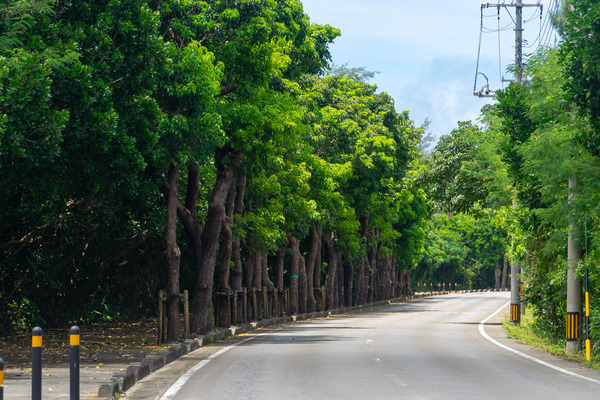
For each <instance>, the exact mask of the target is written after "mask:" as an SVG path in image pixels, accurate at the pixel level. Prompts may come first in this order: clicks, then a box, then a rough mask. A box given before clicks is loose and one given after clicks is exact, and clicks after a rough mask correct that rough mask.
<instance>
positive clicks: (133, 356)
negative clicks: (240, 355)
mask: <svg viewBox="0 0 600 400" xmlns="http://www.w3.org/2000/svg"><path fill="white" fill-rule="evenodd" d="M79 328H80V329H81V337H80V338H81V345H80V346H81V347H80V364H81V366H82V367H84V368H85V367H96V366H102V365H107V366H108V365H110V364H128V363H130V362H134V361H141V359H142V358H143V357H144V356H145V355H146V354H151V353H155V352H157V351H158V350H160V349H165V348H167V347H168V346H158V345H157V344H156V343H157V321H156V319H155V318H154V319H145V320H141V321H131V322H111V323H101V324H92V325H84V324H82V325H79ZM69 329H70V326H69V327H65V328H63V329H47V330H44V332H43V337H42V345H43V350H42V359H43V363H44V365H46V366H49V367H63V366H68V364H69V351H70V345H69ZM0 357H2V358H3V359H4V364H5V368H6V369H9V368H27V367H30V366H31V336H30V335H18V336H9V337H0Z"/></svg>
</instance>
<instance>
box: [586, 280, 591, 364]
mask: <svg viewBox="0 0 600 400" xmlns="http://www.w3.org/2000/svg"><path fill="white" fill-rule="evenodd" d="M586 275H587V271H586ZM586 278H587V276H586ZM586 286H587V280H586ZM590 358H592V342H591V340H590V292H588V290H587V287H586V290H585V359H586V360H588V361H590Z"/></svg>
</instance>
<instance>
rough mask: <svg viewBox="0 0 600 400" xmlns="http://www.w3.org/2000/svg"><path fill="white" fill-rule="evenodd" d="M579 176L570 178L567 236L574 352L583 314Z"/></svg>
mask: <svg viewBox="0 0 600 400" xmlns="http://www.w3.org/2000/svg"><path fill="white" fill-rule="evenodd" d="M576 187H577V178H576V177H575V176H574V175H573V176H572V177H570V178H569V208H570V209H571V210H570V212H571V215H570V216H569V236H568V238H567V263H568V270H567V346H566V351H567V353H569V354H574V353H577V352H578V351H579V336H580V335H579V325H580V324H579V321H580V314H581V281H580V280H579V279H577V278H576V277H575V270H576V269H577V264H578V263H579V259H580V258H581V246H580V245H579V243H578V240H577V238H576V229H575V220H576V218H575V216H574V215H573V214H572V211H573V200H574V199H575V188H576Z"/></svg>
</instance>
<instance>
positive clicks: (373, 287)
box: [367, 244, 379, 303]
mask: <svg viewBox="0 0 600 400" xmlns="http://www.w3.org/2000/svg"><path fill="white" fill-rule="evenodd" d="M369 271H370V274H369V275H370V276H369V293H368V297H367V302H368V303H372V302H373V301H377V299H378V288H379V282H378V279H377V275H378V271H377V244H375V245H374V246H373V247H371V249H370V251H369Z"/></svg>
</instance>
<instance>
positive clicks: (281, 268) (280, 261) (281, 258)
mask: <svg viewBox="0 0 600 400" xmlns="http://www.w3.org/2000/svg"><path fill="white" fill-rule="evenodd" d="M288 245H289V240H286V241H285V243H284V244H283V245H281V247H279V249H277V296H278V300H279V301H278V304H279V309H278V310H275V315H276V316H280V315H283V310H284V309H285V307H284V304H283V291H284V290H285V288H284V286H283V275H284V272H285V253H286V252H287V249H288Z"/></svg>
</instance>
